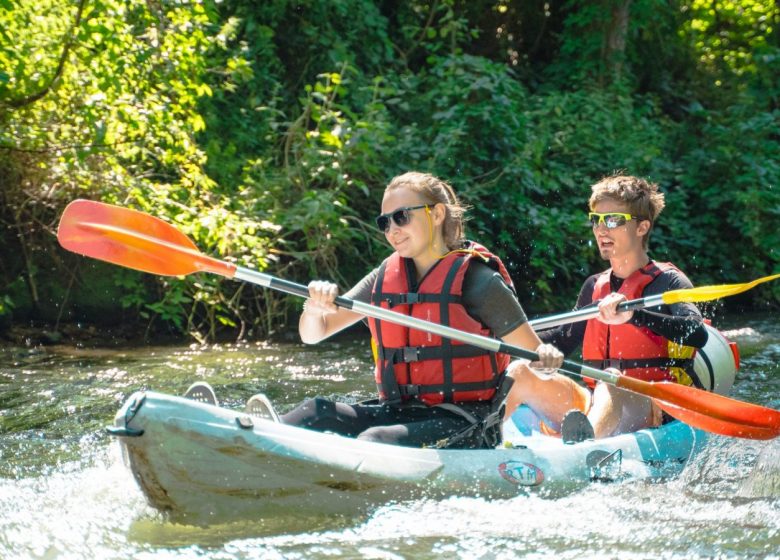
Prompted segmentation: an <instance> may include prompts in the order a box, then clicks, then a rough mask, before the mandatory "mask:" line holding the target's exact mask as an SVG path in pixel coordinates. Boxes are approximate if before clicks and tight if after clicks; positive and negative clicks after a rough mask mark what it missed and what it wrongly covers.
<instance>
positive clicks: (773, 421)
mask: <svg viewBox="0 0 780 560" xmlns="http://www.w3.org/2000/svg"><path fill="white" fill-rule="evenodd" d="M57 238H58V240H59V242H60V244H61V245H62V246H63V247H64V248H65V249H68V250H70V251H73V252H75V253H78V254H81V255H86V256H88V257H92V258H95V259H99V260H102V261H106V262H110V263H113V264H118V265H121V266H125V267H128V268H132V269H135V270H141V271H144V272H150V273H152V274H160V275H165V276H186V275H188V274H192V273H193V272H210V273H213V274H219V275H221V276H225V277H227V278H235V279H238V280H245V281H247V282H251V283H253V284H257V285H260V286H264V287H266V288H271V289H274V290H279V291H281V292H285V293H288V294H292V295H296V296H301V297H304V298H307V297H309V289H308V287H306V286H304V285H302V284H296V283H294V282H289V281H287V280H281V279H279V278H275V277H273V276H271V275H268V274H264V273H262V272H258V271H256V270H251V269H248V268H244V267H241V266H237V265H235V264H233V263H228V262H226V261H221V260H219V259H215V258H213V257H209V256H207V255H204V254H203V253H201V252H200V251H199V250H198V248H197V247H196V246H195V244H194V243H193V242H192V240H190V239H189V238H188V237H187V236H186V235H184V234H183V233H182V232H180V231H179V230H177V229H176V228H175V227H174V226H172V225H171V224H169V223H167V222H164V221H163V220H161V219H159V218H156V217H154V216H150V215H149V214H145V213H143V212H139V211H137V210H131V209H128V208H122V207H119V206H113V205H110V204H104V203H101V202H94V201H89V200H76V201H73V202H71V203H70V204H69V205H68V207H67V208H66V209H65V211H64V212H63V214H62V217H61V219H60V225H59V230H58V232H57ZM335 303H336V305H338V306H339V307H343V308H345V309H350V310H352V311H355V312H356V313H360V314H362V315H366V316H368V317H372V318H374V319H380V320H383V321H389V322H392V323H397V324H400V325H404V326H407V327H410V328H415V329H419V330H422V331H426V332H431V333H433V334H437V335H439V336H442V337H445V338H450V339H453V340H458V341H460V342H464V343H466V344H471V345H472V346H477V347H479V348H483V349H485V350H490V351H493V352H503V353H505V354H509V355H511V356H515V357H518V358H525V359H528V360H531V361H536V360H538V359H539V356H538V355H537V354H536V352H533V351H531V350H526V349H525V348H521V347H519V346H514V345H511V344H506V343H504V342H502V341H500V340H497V339H493V338H489V337H485V336H481V335H477V334H473V333H468V332H465V331H461V330H458V329H454V328H452V327H447V326H445V325H440V324H437V323H431V322H428V321H423V320H421V319H417V318H415V317H410V316H408V315H403V314H401V313H396V312H394V311H390V310H389V309H384V308H381V307H377V306H374V305H370V304H368V303H364V302H360V301H354V300H351V299H349V298H345V297H343V296H339V297H337V298H336V301H335ZM560 369H562V370H564V371H567V372H569V373H572V374H574V375H578V376H584V377H590V378H593V379H596V380H599V381H603V382H604V383H608V384H610V385H614V386H616V387H620V388H623V389H626V390H628V391H632V392H634V393H637V394H640V395H644V396H647V397H651V398H653V399H655V400H656V402H657V403H658V405H659V406H660V407H661V408H662V409H663V410H665V411H666V412H667V413H668V414H670V415H671V416H673V417H675V418H678V419H680V420H682V421H683V422H685V423H687V424H689V425H690V426H693V427H695V428H700V429H702V430H705V431H708V432H712V433H716V434H721V435H726V436H734V437H742V438H749V439H771V438H774V437H776V436H778V435H780V412H778V411H777V410H773V409H771V408H767V407H763V406H759V405H755V404H751V403H746V402H742V401H738V400H736V399H731V398H728V397H724V396H722V395H717V394H715V393H709V392H706V391H702V390H700V389H696V388H694V387H687V386H684V385H678V384H676V383H668V382H659V383H651V382H647V381H642V380H639V379H634V378H631V377H627V376H624V375H616V374H613V373H610V372H608V371H602V370H599V369H595V368H592V367H590V366H586V365H583V364H578V363H576V362H572V361H569V360H564V361H563V364H562V366H561V368H560Z"/></svg>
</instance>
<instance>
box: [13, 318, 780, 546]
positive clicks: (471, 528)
mask: <svg viewBox="0 0 780 560" xmlns="http://www.w3.org/2000/svg"><path fill="white" fill-rule="evenodd" d="M740 319H741V320H742V321H743V322H742V324H741V325H735V330H732V331H730V332H731V336H732V337H733V338H735V339H737V340H738V341H739V342H740V346H741V351H742V356H743V369H742V371H741V372H740V374H739V376H738V378H737V384H736V386H735V394H734V396H736V397H737V398H739V399H743V400H747V401H751V402H756V403H760V404H764V405H768V406H772V407H775V408H780V367H778V361H780V325H778V324H777V322H776V321H775V320H774V318H773V317H757V318H756V317H754V318H751V319H750V320H749V321H744V318H740ZM737 327H738V328H739V330H736V328H737ZM370 359H371V358H370V350H369V348H368V347H367V345H366V344H365V341H364V340H359V341H351V340H348V339H340V340H339V341H337V342H326V343H323V344H321V345H319V346H316V347H304V346H302V345H295V344H286V345H272V344H242V345H225V346H211V347H207V348H201V347H195V346H192V347H174V348H141V349H130V350H109V351H104V350H85V349H74V348H65V347H55V348H46V349H20V348H3V349H0V557H1V558H4V559H5V558H58V557H66V558H127V557H131V556H133V557H140V558H143V557H154V558H204V557H218V558H333V557H338V558H434V557H435V558H441V557H455V558H515V557H523V556H524V557H534V558H542V557H551V556H554V557H557V558H589V557H590V558H601V557H605V556H606V557H615V558H617V557H619V558H661V557H663V558H692V557H693V558H695V557H699V558H711V557H718V556H725V557H729V556H733V557H748V558H750V557H753V558H766V557H776V558H777V557H778V554H779V551H780V482H779V481H780V464H779V463H780V444H778V441H780V440H776V441H773V442H756V441H745V440H738V439H730V438H714V439H713V442H712V444H711V445H709V446H708V447H707V449H705V451H704V452H703V453H702V454H701V455H699V456H698V457H696V459H695V460H694V461H693V462H692V463H691V464H690V465H689V466H688V467H687V468H686V470H685V471H684V473H683V475H682V476H680V477H679V478H678V479H676V480H672V481H666V482H663V483H636V482H634V483H625V484H594V485H591V486H589V487H588V488H586V489H585V490H582V491H579V492H576V493H573V494H570V495H567V496H564V497H557V498H554V499H553V498H545V497H541V496H538V495H531V496H521V497H518V498H514V499H511V500H495V501H486V500H482V499H478V498H458V497H453V498H449V499H446V500H425V499H418V500H407V499H405V497H404V496H397V497H396V499H395V500H394V501H393V502H392V503H390V504H388V505H386V506H383V507H380V508H377V509H376V510H375V511H373V512H372V513H371V514H370V515H365V516H356V517H355V518H351V519H345V518H329V517H319V516H307V515H306V514H305V512H302V513H301V514H300V515H295V516H289V515H288V516H282V515H280V516H278V517H274V518H269V519H246V520H242V521H238V522H232V523H229V524H215V525H212V526H209V527H205V528H204V527H192V526H187V525H180V524H175V523H170V522H168V521H166V520H165V518H164V517H163V516H162V515H160V514H158V513H157V512H155V511H153V510H151V509H150V508H149V507H148V506H147V505H146V503H145V501H144V499H143V496H142V495H141V493H140V491H139V490H138V489H137V487H136V485H135V482H134V480H133V479H132V476H131V474H130V472H129V471H128V470H127V469H126V467H125V466H124V465H123V464H122V461H121V457H120V454H119V448H118V445H117V444H116V442H114V441H112V440H111V438H109V437H108V436H107V435H106V434H105V432H104V431H103V427H104V426H105V425H107V424H109V423H110V422H111V419H112V418H113V415H114V413H115V412H116V410H117V408H118V407H119V406H120V405H121V404H122V402H123V401H124V400H125V399H126V398H127V397H128V396H129V395H130V394H131V393H133V392H134V391H136V390H142V389H155V390H159V391H163V392H169V393H174V394H177V393H182V392H183V391H184V390H185V389H186V388H187V386H189V384H190V383H192V382H193V381H195V380H207V381H208V382H209V383H211V384H212V385H213V386H214V387H215V389H216V392H217V394H218V396H219V398H220V400H221V402H222V403H223V405H224V406H226V407H228V408H240V407H242V406H243V403H244V402H245V401H246V399H247V398H249V396H251V395H252V394H254V393H256V392H260V391H262V392H265V393H266V394H268V395H269V397H270V398H271V399H272V400H273V401H274V402H275V403H276V404H277V407H278V408H279V409H280V410H281V411H286V410H288V409H289V408H291V407H292V406H294V405H295V404H296V403H297V402H299V401H301V400H302V399H303V398H305V397H307V396H312V395H315V394H319V395H323V396H337V395H338V396H340V397H341V398H348V399H359V398H365V397H369V396H371V395H372V392H373V381H372V376H371V374H370Z"/></svg>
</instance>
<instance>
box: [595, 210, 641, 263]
mask: <svg viewBox="0 0 780 560" xmlns="http://www.w3.org/2000/svg"><path fill="white" fill-rule="evenodd" d="M592 212H593V213H596V214H610V213H614V214H630V212H629V210H628V207H627V206H626V205H625V204H622V203H620V202H616V201H613V200H603V201H601V202H599V203H597V204H596V205H595V206H594V207H593V209H592ZM593 220H595V221H597V224H596V225H594V226H593V235H594V236H595V238H596V243H597V244H598V248H599V254H600V255H601V258H602V259H604V260H610V259H616V258H618V259H619V258H621V257H623V256H628V255H631V254H635V253H636V252H642V251H644V248H643V247H642V238H643V237H644V235H645V234H646V233H647V231H648V229H649V227H650V222H649V221H648V220H641V221H640V220H638V219H637V218H635V217H633V218H631V219H630V220H626V219H625V218H621V217H617V216H604V217H603V218H599V217H597V216H596V217H594V218H593ZM623 221H625V223H623V224H622V225H618V226H617V227H612V228H609V227H607V226H608V222H612V223H613V224H615V223H621V222H623Z"/></svg>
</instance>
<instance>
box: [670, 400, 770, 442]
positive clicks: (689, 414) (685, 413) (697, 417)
mask: <svg viewBox="0 0 780 560" xmlns="http://www.w3.org/2000/svg"><path fill="white" fill-rule="evenodd" d="M655 403H656V404H657V405H658V406H659V407H660V408H661V410H663V411H665V412H666V413H668V414H669V415H670V416H672V417H673V418H676V419H677V420H680V421H682V422H684V423H685V424H688V425H689V426H692V427H694V428H699V429H702V430H704V431H707V432H710V433H713V434H718V435H721V436H729V437H738V438H745V439H774V438H776V437H777V435H778V430H777V429H775V428H772V427H767V426H750V425H748V424H742V423H739V422H729V421H727V420H723V419H720V418H715V417H713V416H708V415H706V414H701V413H699V412H696V411H695V410H691V409H689V408H683V407H681V406H677V405H674V404H671V403H668V402H665V401H661V400H658V399H655Z"/></svg>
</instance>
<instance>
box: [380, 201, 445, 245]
mask: <svg viewBox="0 0 780 560" xmlns="http://www.w3.org/2000/svg"><path fill="white" fill-rule="evenodd" d="M425 204H426V202H425V201H424V200H422V198H421V197H420V195H419V194H418V193H416V192H414V191H412V190H410V189H407V188H399V189H393V190H392V191H389V192H386V193H385V196H384V198H383V199H382V217H383V218H384V219H383V220H382V222H383V224H386V225H387V229H386V230H385V237H386V238H387V242H388V243H390V246H391V247H392V248H393V249H394V250H395V251H397V252H398V254H399V255H401V256H402V257H406V258H414V257H416V256H418V255H420V254H422V253H423V252H424V251H425V250H426V248H427V247H428V245H429V243H430V238H431V228H432V227H433V226H435V225H436V224H435V221H437V220H434V219H433V218H434V214H435V212H434V211H435V206H434V205H429V206H428V207H427V208H425V207H424V205H425ZM418 206H422V208H417V207H418ZM411 208H414V209H413V210H411ZM404 209H409V210H405V211H404ZM399 221H400V222H401V224H402V225H399V224H398V222H399Z"/></svg>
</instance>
